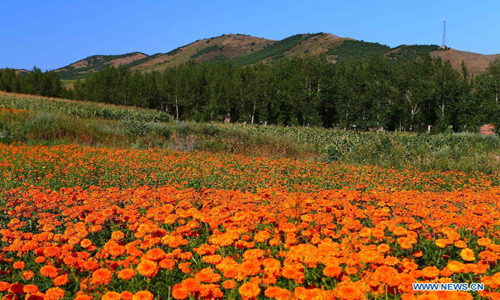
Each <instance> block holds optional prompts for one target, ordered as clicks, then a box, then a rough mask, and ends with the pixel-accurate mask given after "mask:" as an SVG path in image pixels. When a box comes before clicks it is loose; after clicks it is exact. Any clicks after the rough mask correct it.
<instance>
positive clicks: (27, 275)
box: [21, 270, 35, 280]
mask: <svg viewBox="0 0 500 300" xmlns="http://www.w3.org/2000/svg"><path fill="white" fill-rule="evenodd" d="M34 276H35V272H33V271H31V270H26V271H23V273H22V276H21V277H22V278H23V279H24V280H31V279H32V278H33V277H34Z"/></svg>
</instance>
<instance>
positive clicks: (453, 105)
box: [0, 56, 500, 131]
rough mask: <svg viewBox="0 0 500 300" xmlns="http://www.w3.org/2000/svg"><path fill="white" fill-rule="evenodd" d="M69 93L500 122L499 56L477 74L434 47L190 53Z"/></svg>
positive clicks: (306, 116) (317, 115) (178, 106)
mask: <svg viewBox="0 0 500 300" xmlns="http://www.w3.org/2000/svg"><path fill="white" fill-rule="evenodd" d="M0 87H1V86H0ZM69 96H70V97H72V98H75V99H84V100H92V101H99V102H107V103H113V104H122V105H135V106H140V107H150V108H157V109H161V110H164V111H166V112H168V113H170V114H171V115H172V116H173V117H174V118H176V119H189V120H197V121H216V120H219V121H223V120H231V122H247V123H257V124H263V123H265V124H281V125H303V126H324V127H336V128H345V129H349V128H358V129H362V130H365V129H368V128H373V127H383V128H385V129H388V130H408V131H426V130H427V126H428V125H434V129H435V130H439V131H441V130H444V129H446V128H448V126H450V125H452V126H453V128H454V130H460V131H465V130H469V131H476V130H477V127H478V126H479V125H482V124H484V123H493V124H497V125H498V124H500V102H499V98H500V61H495V62H493V63H492V64H490V66H489V67H488V70H487V71H486V72H484V73H482V74H480V75H478V76H474V77H473V76H471V75H470V74H469V73H468V71H467V69H466V67H465V66H463V68H462V70H461V71H457V70H455V69H454V68H452V66H451V65H450V63H449V62H443V61H442V60H440V59H438V58H431V57H430V56H423V57H420V58H418V59H414V60H411V61H399V62H394V61H391V60H388V59H386V58H384V57H382V56H374V57H371V58H369V59H364V60H361V59H348V60H343V61H339V62H337V63H336V64H331V63H328V62H327V61H326V59H325V58H324V57H313V56H311V57H304V58H294V59H290V60H279V61H277V62H275V63H272V64H256V65H252V66H247V67H237V66H234V65H232V64H231V63H230V62H217V63H204V64H197V63H195V62H192V61H191V62H188V63H185V64H182V65H179V66H177V67H173V68H168V69H166V70H165V71H163V72H147V73H138V72H132V71H130V70H129V69H127V68H124V67H120V68H113V67H110V68H106V69H105V70H103V71H100V72H98V73H95V74H93V75H91V76H89V77H88V78H87V79H85V80H84V81H79V82H77V83H76V84H75V87H74V90H72V91H71V92H70V94H69Z"/></svg>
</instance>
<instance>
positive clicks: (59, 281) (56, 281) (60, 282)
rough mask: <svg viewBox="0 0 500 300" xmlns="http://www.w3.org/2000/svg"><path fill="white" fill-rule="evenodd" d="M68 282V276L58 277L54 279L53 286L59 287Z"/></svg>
mask: <svg viewBox="0 0 500 300" xmlns="http://www.w3.org/2000/svg"><path fill="white" fill-rule="evenodd" d="M68 282H69V279H68V274H64V275H60V276H57V277H56V278H54V285H56V286H61V285H65V284H67V283H68Z"/></svg>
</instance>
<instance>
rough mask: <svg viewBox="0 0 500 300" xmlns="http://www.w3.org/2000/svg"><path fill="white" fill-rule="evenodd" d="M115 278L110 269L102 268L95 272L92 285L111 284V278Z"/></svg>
mask: <svg viewBox="0 0 500 300" xmlns="http://www.w3.org/2000/svg"><path fill="white" fill-rule="evenodd" d="M112 277H113V272H111V271H110V270H109V269H105V268H101V269H98V270H95V271H94V272H93V273H92V278H91V280H90V282H91V283H92V284H109V283H110V282H111V278H112Z"/></svg>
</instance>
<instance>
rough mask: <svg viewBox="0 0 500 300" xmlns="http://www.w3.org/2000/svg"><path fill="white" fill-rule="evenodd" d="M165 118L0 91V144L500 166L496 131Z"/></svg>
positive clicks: (491, 169) (488, 169)
mask: <svg viewBox="0 0 500 300" xmlns="http://www.w3.org/2000/svg"><path fill="white" fill-rule="evenodd" d="M11 108H15V109H14V110H12V109H11ZM163 120H166V119H165V117H164V115H163V114H162V113H160V112H156V111H150V110H142V109H133V108H122V107H116V106H112V105H101V104H95V103H87V102H78V101H67V100H59V99H42V98H37V97H28V96H23V95H10V94H5V93H4V94H0V142H1V143H16V142H24V143H30V144H37V143H42V144H74V143H76V144H82V145H92V146H111V147H120V148H129V147H134V148H151V147H160V148H168V149H172V150H180V151H195V150H200V151H208V152H216V153H233V154H245V155H251V156H266V157H272V158H283V157H287V158H294V159H306V160H315V161H323V162H328V161H340V162H346V163H350V164H372V165H378V166H382V167H392V168H408V167H410V168H416V169H419V170H424V171H427V170H432V169H440V170H460V171H481V172H485V173H489V174H498V173H500V139H499V137H498V136H482V135H479V134H472V133H462V134H440V135H428V134H411V133H368V132H354V131H344V130H333V129H323V128H311V127H280V126H250V125H243V124H221V123H193V122H173V121H171V122H163Z"/></svg>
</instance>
